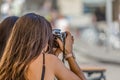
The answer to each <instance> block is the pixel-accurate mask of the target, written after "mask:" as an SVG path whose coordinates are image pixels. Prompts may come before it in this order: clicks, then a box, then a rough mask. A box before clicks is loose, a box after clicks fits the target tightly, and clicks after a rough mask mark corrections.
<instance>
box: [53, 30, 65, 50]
mask: <svg viewBox="0 0 120 80" xmlns="http://www.w3.org/2000/svg"><path fill="white" fill-rule="evenodd" d="M52 34H53V38H54V39H53V47H57V48H58V47H59V45H58V43H57V42H56V41H55V39H56V38H59V39H60V40H61V41H62V42H63V43H64V41H65V38H66V36H67V35H66V32H61V30H60V29H53V30H52Z"/></svg>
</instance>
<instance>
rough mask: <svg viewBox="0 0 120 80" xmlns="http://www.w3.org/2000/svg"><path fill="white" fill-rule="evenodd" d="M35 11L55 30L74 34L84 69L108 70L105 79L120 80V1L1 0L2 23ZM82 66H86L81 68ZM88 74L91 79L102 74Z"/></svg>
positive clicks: (79, 60)
mask: <svg viewBox="0 0 120 80" xmlns="http://www.w3.org/2000/svg"><path fill="white" fill-rule="evenodd" d="M28 12H35V13H38V14H40V15H42V16H44V17H45V18H46V19H47V20H49V21H50V22H51V25H52V27H53V28H59V29H61V30H62V31H65V30H68V31H70V32H71V33H72V35H74V38H75V42H74V52H75V56H76V60H77V62H78V63H79V65H80V67H81V68H84V65H86V66H88V67H89V66H91V65H92V66H94V67H96V66H98V67H102V68H104V69H106V72H105V73H104V76H105V77H106V80H120V76H119V74H120V0H0V21H2V20H3V19H4V18H6V17H7V16H11V15H16V16H21V15H23V14H25V13H28ZM82 66H83V67H82ZM96 74H97V73H95V74H94V73H93V74H92V75H87V73H86V72H85V75H86V77H87V79H88V80H104V79H97V78H95V77H99V76H100V75H96Z"/></svg>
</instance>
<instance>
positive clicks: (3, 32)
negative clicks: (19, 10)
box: [0, 16, 18, 59]
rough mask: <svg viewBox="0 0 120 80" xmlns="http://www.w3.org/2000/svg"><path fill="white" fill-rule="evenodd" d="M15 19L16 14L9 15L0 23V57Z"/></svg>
mask: <svg viewBox="0 0 120 80" xmlns="http://www.w3.org/2000/svg"><path fill="white" fill-rule="evenodd" d="M17 19H18V17H17V16H9V17H7V18H5V19H4V20H3V21H2V22H1V23H0V59H1V56H2V54H3V51H4V48H5V45H6V43H7V40H8V38H9V35H10V33H11V31H12V28H13V26H14V24H15V22H16V21H17Z"/></svg>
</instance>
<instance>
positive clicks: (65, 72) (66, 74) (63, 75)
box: [52, 56, 82, 80]
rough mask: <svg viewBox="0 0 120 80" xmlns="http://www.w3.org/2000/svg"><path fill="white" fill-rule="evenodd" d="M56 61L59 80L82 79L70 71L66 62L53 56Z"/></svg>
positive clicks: (55, 67)
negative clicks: (65, 64)
mask: <svg viewBox="0 0 120 80" xmlns="http://www.w3.org/2000/svg"><path fill="white" fill-rule="evenodd" d="M52 59H54V60H52V62H54V65H55V66H54V68H53V69H54V74H55V76H56V78H57V79H58V80H82V79H80V78H79V77H78V76H77V75H76V74H75V73H73V72H72V71H70V70H69V69H68V68H66V67H65V66H64V64H63V63H62V62H61V61H60V60H59V59H58V58H57V57H56V56H53V57H52Z"/></svg>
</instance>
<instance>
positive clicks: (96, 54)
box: [74, 38, 120, 80]
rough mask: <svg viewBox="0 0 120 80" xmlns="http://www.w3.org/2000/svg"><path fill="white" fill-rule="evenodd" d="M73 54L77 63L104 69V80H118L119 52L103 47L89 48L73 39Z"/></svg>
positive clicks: (119, 68)
mask: <svg viewBox="0 0 120 80" xmlns="http://www.w3.org/2000/svg"><path fill="white" fill-rule="evenodd" d="M74 52H75V56H76V59H77V62H78V63H79V65H80V66H82V65H84V64H85V65H97V66H101V67H104V68H106V72H105V76H106V80H120V76H119V74H120V64H119V62H120V59H119V57H120V54H119V52H120V51H114V50H109V51H106V48H105V47H98V46H91V45H88V44H85V43H84V42H82V41H81V40H80V39H79V38H75V43H74Z"/></svg>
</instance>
